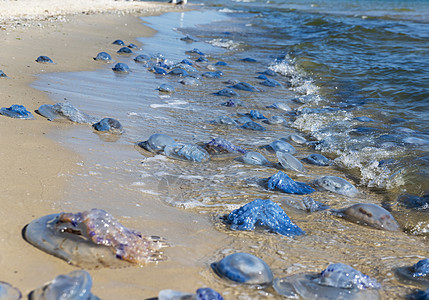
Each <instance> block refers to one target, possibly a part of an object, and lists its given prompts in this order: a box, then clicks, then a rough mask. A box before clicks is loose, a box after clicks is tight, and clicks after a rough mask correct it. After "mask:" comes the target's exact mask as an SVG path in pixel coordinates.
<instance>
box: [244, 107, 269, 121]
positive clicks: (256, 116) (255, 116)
mask: <svg viewBox="0 0 429 300" xmlns="http://www.w3.org/2000/svg"><path fill="white" fill-rule="evenodd" d="M246 115H247V116H249V117H250V118H252V119H256V120H267V118H266V117H265V116H264V115H263V114H262V113H260V112H259V111H258V110H255V109H252V110H251V111H250V112H249V113H248V114H246Z"/></svg>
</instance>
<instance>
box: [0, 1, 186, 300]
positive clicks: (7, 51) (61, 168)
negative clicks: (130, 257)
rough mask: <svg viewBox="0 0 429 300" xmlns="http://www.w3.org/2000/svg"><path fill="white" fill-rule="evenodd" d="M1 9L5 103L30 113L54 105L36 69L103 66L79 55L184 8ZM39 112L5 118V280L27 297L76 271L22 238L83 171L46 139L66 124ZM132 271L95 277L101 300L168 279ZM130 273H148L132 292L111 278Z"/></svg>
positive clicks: (0, 231)
mask: <svg viewBox="0 0 429 300" xmlns="http://www.w3.org/2000/svg"><path fill="white" fill-rule="evenodd" d="M0 7H1V9H0V40H1V47H0V70H3V71H4V72H5V73H6V74H7V75H8V76H9V78H0V101H1V107H9V106H10V105H12V104H21V105H24V106H25V107H26V108H27V109H28V110H30V111H34V110H35V109H37V108H38V107H39V106H40V105H41V104H44V103H51V100H50V99H49V98H48V97H47V95H46V94H44V93H43V92H40V91H37V90H34V89H32V88H31V87H29V84H30V83H31V82H32V81H34V80H35V75H36V74H40V73H43V72H63V71H79V70H90V69H94V68H97V67H98V66H99V64H97V63H93V62H89V63H88V61H87V60H83V59H81V57H91V56H94V55H95V54H96V53H98V52H100V51H109V50H111V51H113V50H114V49H116V48H117V47H112V46H109V45H110V44H111V42H112V41H113V40H115V39H117V38H121V39H124V40H125V39H126V40H127V41H134V42H135V40H134V39H135V38H136V37H142V36H149V35H151V34H153V31H152V30H151V29H150V28H147V27H144V26H142V24H141V21H140V20H139V19H138V18H137V17H136V16H137V15H139V16H141V15H142V13H144V14H155V13H159V12H164V11H172V10H179V9H181V8H177V7H172V6H170V5H168V4H166V3H154V2H151V3H145V2H128V1H126V2H124V1H111V0H92V1H91V0H85V1H78V0H52V1H51V0H38V1H34V0H33V1H30V0H27V1H26V0H19V1H4V0H3V1H1V0H0ZM135 43H137V42H135ZM106 47H107V49H106ZM109 47H112V48H111V49H110V48H109ZM39 55H47V56H49V57H50V58H52V59H53V60H54V62H55V63H56V64H53V65H51V64H49V65H47V64H39V63H36V62H35V59H36V58H37V57H38V56H39ZM35 117H36V120H19V119H11V118H8V117H4V116H0V143H1V145H2V146H1V151H0V161H1V165H2V168H1V170H2V171H1V173H0V187H1V194H0V203H1V209H0V281H5V282H8V283H10V284H12V285H13V286H15V287H17V288H18V289H20V290H21V292H22V293H23V297H26V295H27V294H28V293H29V292H30V291H31V290H33V289H35V288H37V287H39V286H40V285H41V284H43V283H44V282H46V281H48V280H52V279H53V278H54V277H55V276H56V275H59V274H66V273H68V272H70V271H72V270H75V269H76V268H75V267H72V266H69V265H67V264H66V263H64V261H61V260H59V259H57V258H54V257H50V256H49V255H47V254H45V253H43V252H42V251H39V250H37V249H35V248H34V247H32V246H30V245H29V244H28V243H27V242H25V241H24V240H23V238H22V237H21V230H22V229H23V227H24V225H26V224H28V223H29V222H30V221H32V220H33V219H34V218H37V217H40V216H43V215H46V214H51V213H57V211H54V210H53V203H54V201H58V200H59V199H61V197H62V196H63V188H64V186H65V184H66V178H68V177H69V176H68V175H72V174H73V173H74V172H76V171H78V170H79V164H78V163H79V162H80V161H81V158H80V157H79V156H78V155H76V154H75V153H72V152H71V151H68V150H66V149H64V148H63V147H62V146H61V145H59V144H57V143H56V142H55V141H52V140H49V139H48V138H46V136H45V134H46V133H47V132H49V131H52V130H56V129H57V128H58V126H61V127H64V126H67V125H64V124H61V125H58V123H54V122H52V123H51V122H47V121H46V119H44V118H42V117H40V116H38V115H36V114H35ZM46 261H48V263H47V262H46ZM137 269H138V268H137ZM130 270H132V268H130ZM164 271H165V270H164ZM115 272H116V271H115ZM130 272H131V273H129V271H128V273H127V272H126V271H121V270H118V271H117V275H112V272H111V270H102V271H99V272H97V273H96V274H95V275H94V274H91V275H93V278H94V282H98V283H97V284H94V289H95V292H94V293H95V294H96V295H98V296H99V297H101V298H103V299H125V298H128V299H141V298H142V295H143V294H144V293H143V294H142V290H143V285H142V286H138V285H137V286H136V283H137V282H142V283H143V282H146V286H147V284H149V285H150V284H151V281H158V280H159V278H162V272H163V271H162V268H161V269H160V270H158V271H153V270H152V271H149V270H148V271H138V270H133V271H130ZM139 272H140V273H139ZM141 272H143V273H141ZM175 272H176V274H173V276H176V277H180V279H178V280H177V284H175V286H176V288H177V287H180V285H182V284H183V283H184V282H186V281H189V280H187V279H185V278H186V275H185V274H184V275H185V276H182V277H181V274H178V273H180V270H176V271H175ZM173 273H174V272H173ZM53 274H56V275H53ZM157 274H158V275H157ZM152 275H153V276H152ZM127 276H131V277H135V276H142V277H141V278H138V279H136V278H133V280H129V285H130V286H133V288H134V292H131V293H128V292H127V293H128V294H127V293H125V292H124V291H125V290H126V291H129V290H133V289H130V287H129V286H124V285H123V284H119V283H117V282H115V281H112V280H113V278H122V280H123V281H125V282H127ZM151 278H153V279H151ZM170 283H171V282H170ZM152 284H154V282H152ZM168 284H169V282H165V283H164V284H163V286H164V287H166V286H168ZM173 287H174V285H173ZM155 291H156V289H155V287H154V290H153V291H150V292H149V293H146V294H149V295H152V296H156V293H155ZM133 293H135V295H134V296H133ZM125 295H127V296H125ZM124 297H125V298H124Z"/></svg>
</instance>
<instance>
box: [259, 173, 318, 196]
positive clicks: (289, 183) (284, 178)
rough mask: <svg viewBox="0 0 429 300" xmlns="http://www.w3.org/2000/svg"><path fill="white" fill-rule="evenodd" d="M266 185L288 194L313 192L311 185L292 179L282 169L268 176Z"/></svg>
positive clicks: (270, 188)
mask: <svg viewBox="0 0 429 300" xmlns="http://www.w3.org/2000/svg"><path fill="white" fill-rule="evenodd" d="M267 187H268V189H269V190H280V191H282V192H284V193H288V194H298V195H305V194H311V193H313V192H314V189H313V188H312V187H311V186H309V185H307V184H305V183H303V182H298V181H294V180H293V179H292V178H290V177H289V176H288V175H287V174H285V173H283V172H282V171H279V172H278V173H277V174H274V175H273V176H271V177H269V178H268V182H267Z"/></svg>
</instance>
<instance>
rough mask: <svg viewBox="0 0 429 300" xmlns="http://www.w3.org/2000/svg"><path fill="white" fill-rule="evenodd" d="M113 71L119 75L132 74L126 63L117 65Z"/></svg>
mask: <svg viewBox="0 0 429 300" xmlns="http://www.w3.org/2000/svg"><path fill="white" fill-rule="evenodd" d="M112 70H113V71H115V72H118V73H129V72H130V68H129V67H128V65H127V64H124V63H117V64H116V65H114V66H113V68H112Z"/></svg>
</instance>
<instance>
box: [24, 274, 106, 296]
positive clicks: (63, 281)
mask: <svg viewBox="0 0 429 300" xmlns="http://www.w3.org/2000/svg"><path fill="white" fill-rule="evenodd" d="M91 288H92V279H91V275H89V273H88V272H87V271H85V270H76V271H72V272H70V273H69V274H67V275H59V276H57V277H55V278H54V280H52V281H51V282H48V283H46V284H45V285H44V286H42V287H40V288H38V289H36V290H34V291H32V292H31V294H30V297H29V298H30V299H31V300H53V299H70V300H99V299H100V298H98V297H97V296H94V295H93V294H92V293H91Z"/></svg>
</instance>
